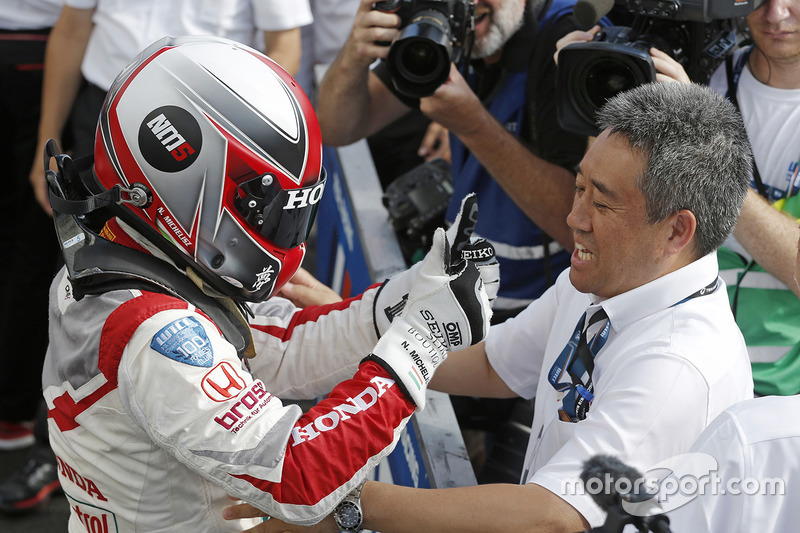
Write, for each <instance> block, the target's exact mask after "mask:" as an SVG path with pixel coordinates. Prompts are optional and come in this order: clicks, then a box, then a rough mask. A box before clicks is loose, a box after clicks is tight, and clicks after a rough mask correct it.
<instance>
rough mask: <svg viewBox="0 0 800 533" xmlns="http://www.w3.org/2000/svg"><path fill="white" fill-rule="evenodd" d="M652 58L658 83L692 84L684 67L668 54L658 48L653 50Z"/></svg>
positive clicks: (651, 52) (651, 51)
mask: <svg viewBox="0 0 800 533" xmlns="http://www.w3.org/2000/svg"><path fill="white" fill-rule="evenodd" d="M650 57H651V58H652V59H653V66H654V67H655V68H656V81H661V82H671V81H678V82H681V83H692V80H690V79H689V75H688V74H687V73H686V71H685V70H684V69H683V65H681V64H680V63H678V62H677V61H675V60H674V59H672V57H671V56H670V55H669V54H667V53H666V52H662V51H661V50H659V49H658V48H651V49H650Z"/></svg>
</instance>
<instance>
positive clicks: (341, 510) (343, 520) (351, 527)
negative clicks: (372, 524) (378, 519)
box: [333, 482, 365, 533]
mask: <svg viewBox="0 0 800 533" xmlns="http://www.w3.org/2000/svg"><path fill="white" fill-rule="evenodd" d="M364 483H365V482H362V483H361V484H360V485H359V486H358V487H356V488H355V489H354V490H353V491H352V492H351V493H350V494H348V495H347V496H345V498H344V500H342V501H341V502H340V503H339V505H337V506H336V509H334V510H333V519H334V520H335V521H336V525H337V526H338V527H339V529H340V530H342V531H352V532H354V533H358V532H359V531H361V524H362V522H363V521H364V513H362V512H361V488H362V487H363V486H364Z"/></svg>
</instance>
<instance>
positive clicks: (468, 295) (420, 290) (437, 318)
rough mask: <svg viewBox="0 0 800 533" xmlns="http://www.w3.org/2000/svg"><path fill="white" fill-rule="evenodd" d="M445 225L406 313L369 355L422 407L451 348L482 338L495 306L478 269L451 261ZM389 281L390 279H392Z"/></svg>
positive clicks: (435, 238)
mask: <svg viewBox="0 0 800 533" xmlns="http://www.w3.org/2000/svg"><path fill="white" fill-rule="evenodd" d="M450 252H451V245H450V243H449V242H448V241H447V236H446V234H445V231H444V229H443V228H438V229H437V230H436V231H435V232H434V234H433V244H432V246H431V250H430V251H429V252H428V254H427V255H426V256H425V259H423V260H422V263H421V266H420V268H419V269H418V270H417V272H416V274H417V275H416V279H415V280H414V285H413V287H412V289H411V292H410V293H409V294H408V299H407V301H406V303H405V305H404V307H403V312H402V314H400V316H399V317H396V318H395V319H394V320H393V321H392V325H391V326H390V327H389V329H388V330H387V331H386V333H384V334H383V335H382V336H381V338H380V339H379V340H378V343H377V344H376V345H375V347H374V348H373V349H372V353H371V354H370V355H369V357H368V359H370V360H373V361H375V362H377V363H378V364H380V365H381V366H382V367H383V368H385V369H386V370H387V371H388V372H389V374H391V376H392V378H394V380H395V382H396V383H397V384H398V386H399V387H400V388H401V389H402V390H403V392H404V393H405V394H406V396H407V397H408V398H409V399H410V400H411V401H412V402H414V405H416V406H417V409H419V410H420V411H421V410H422V409H424V408H425V391H426V389H427V386H428V383H429V382H430V380H431V378H432V377H433V373H434V371H435V370H436V367H437V366H439V365H440V364H441V363H442V362H443V361H444V360H445V359H447V351H448V349H450V350H457V349H461V348H466V347H467V346H471V345H473V344H476V343H478V342H480V341H482V340H483V339H484V338H485V337H486V334H487V333H488V332H489V321H490V319H491V317H492V310H491V307H490V306H489V298H488V296H487V295H486V290H485V289H484V287H483V282H482V281H481V278H480V274H479V273H478V269H477V267H476V266H475V265H474V264H473V263H472V262H470V261H464V260H463V259H460V258H459V260H457V261H451V257H450ZM390 281H391V280H390Z"/></svg>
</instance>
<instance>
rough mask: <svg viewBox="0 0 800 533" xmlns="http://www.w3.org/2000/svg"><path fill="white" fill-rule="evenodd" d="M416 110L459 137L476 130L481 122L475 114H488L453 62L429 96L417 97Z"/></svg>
mask: <svg viewBox="0 0 800 533" xmlns="http://www.w3.org/2000/svg"><path fill="white" fill-rule="evenodd" d="M419 109H420V111H422V112H423V113H424V114H425V115H426V116H427V117H428V118H430V119H431V120H433V121H434V122H437V123H438V124H439V125H440V126H441V127H443V128H445V129H447V130H449V131H451V132H452V133H454V134H455V135H458V136H463V135H466V134H468V133H471V132H473V131H476V130H478V129H479V128H480V127H481V123H480V121H478V120H476V117H477V116H478V115H479V114H488V111H487V110H486V108H485V107H484V106H483V104H482V103H481V101H480V99H479V98H478V95H476V94H475V92H474V91H473V90H472V88H471V87H470V86H469V84H467V81H466V80H465V79H464V77H463V76H462V75H461V73H460V72H459V71H458V69H457V68H456V66H455V65H453V64H452V63H451V64H450V74H449V76H448V78H447V80H446V81H445V82H444V83H443V84H442V85H440V86H439V87H438V88H437V89H436V91H435V92H434V93H433V94H432V95H431V96H427V97H425V98H420V101H419Z"/></svg>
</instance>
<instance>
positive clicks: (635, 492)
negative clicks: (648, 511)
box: [581, 455, 670, 533]
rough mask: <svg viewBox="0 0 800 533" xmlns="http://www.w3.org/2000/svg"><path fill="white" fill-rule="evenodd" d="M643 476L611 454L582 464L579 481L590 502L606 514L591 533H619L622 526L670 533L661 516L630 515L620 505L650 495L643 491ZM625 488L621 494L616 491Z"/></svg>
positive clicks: (639, 500) (644, 498)
mask: <svg viewBox="0 0 800 533" xmlns="http://www.w3.org/2000/svg"><path fill="white" fill-rule="evenodd" d="M643 477H644V476H643V475H642V474H641V473H640V472H639V471H638V470H636V469H635V468H633V467H632V466H628V465H626V464H625V463H623V462H622V461H620V460H619V459H617V458H616V457H614V456H612V455H595V456H594V457H592V458H590V459H589V460H587V461H586V462H584V463H583V470H582V471H581V480H582V481H583V484H584V487H585V488H586V489H587V492H589V493H590V494H591V496H592V499H593V500H594V501H595V503H596V504H597V505H599V506H600V508H601V509H602V510H603V511H604V512H605V513H606V522H605V524H603V526H602V527H600V528H594V529H592V532H593V533H600V532H602V533H622V531H623V529H624V528H625V526H626V525H628V524H632V525H634V526H635V527H636V528H638V530H639V531H640V532H644V531H653V532H656V533H670V528H669V519H668V518H667V517H666V516H664V515H663V514H661V515H654V516H634V515H632V514H630V513H629V512H627V511H626V510H625V508H624V506H623V501H624V502H626V503H641V502H646V501H648V500H650V499H651V498H652V497H653V495H652V494H650V493H648V492H647V491H646V490H643V489H644V484H643V483H642V478H643ZM623 485H624V486H626V487H627V488H626V489H625V490H624V492H620V490H618V489H622V487H623Z"/></svg>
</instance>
